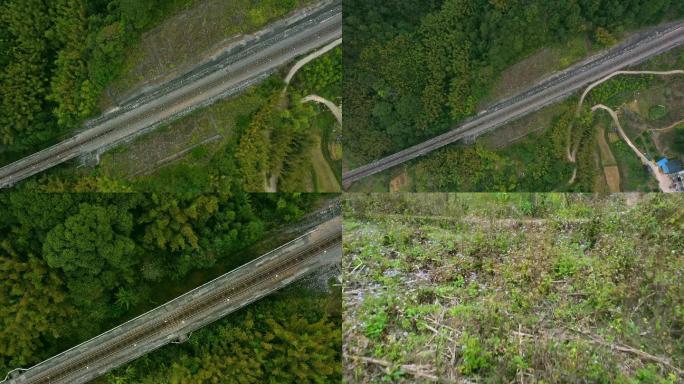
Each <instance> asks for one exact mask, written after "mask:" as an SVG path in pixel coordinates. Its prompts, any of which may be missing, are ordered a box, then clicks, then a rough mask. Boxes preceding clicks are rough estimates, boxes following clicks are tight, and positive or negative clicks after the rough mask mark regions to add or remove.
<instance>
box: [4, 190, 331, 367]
mask: <svg viewBox="0 0 684 384" xmlns="http://www.w3.org/2000/svg"><path fill="white" fill-rule="evenodd" d="M318 198H319V197H318V195H310V194H307V195H302V194H247V193H244V192H242V191H239V190H235V189H232V190H225V191H223V192H221V193H214V194H185V195H168V194H102V193H99V194H72V193H62V194H44V193H29V192H14V193H6V194H0V217H2V219H1V220H0V271H1V272H2V276H3V278H2V280H0V324H1V325H0V376H2V377H4V375H5V373H6V372H7V371H8V370H9V369H11V368H16V367H26V366H30V365H32V364H34V363H36V362H38V361H41V360H42V359H45V358H47V357H49V356H51V355H53V354H56V353H58V352H60V351H62V350H65V349H67V348H69V347H70V346H73V345H75V344H77V343H79V342H81V341H83V340H85V339H87V338H90V337H92V336H94V335H96V334H99V333H100V332H102V331H104V330H106V329H108V328H110V327H111V326H113V325H116V324H119V323H121V322H122V321H124V320H126V319H128V318H131V317H134V316H135V315H137V314H140V313H142V312H144V311H146V310H148V309H150V308H152V307H154V306H156V305H158V304H161V303H163V302H165V301H167V300H169V299H171V298H173V297H175V296H177V294H178V293H179V292H176V291H175V290H176V289H178V288H182V289H184V290H183V291H181V293H182V292H184V291H187V290H189V289H191V288H193V287H194V286H196V285H199V284H201V283H203V282H206V281H208V280H210V279H211V278H213V277H216V276H217V275H219V274H221V273H224V272H227V271H228V270H230V269H233V268H235V267H237V266H239V265H241V264H243V263H245V262H246V261H249V260H251V259H252V258H254V257H255V256H258V254H254V252H248V251H247V250H248V247H250V246H251V245H253V244H255V243H256V242H257V241H259V240H261V239H262V238H264V237H265V236H266V235H267V234H268V235H269V238H272V236H273V235H272V233H273V230H274V229H275V228H276V227H278V226H280V225H284V224H287V223H292V222H294V221H296V220H298V219H299V218H300V217H301V216H302V215H303V214H304V213H306V212H307V211H309V210H310V209H311V208H312V206H313V204H314V203H315V202H316V201H317V199H318ZM276 245H279V244H270V246H271V247H273V246H276ZM210 268H211V269H210ZM191 274H192V275H193V276H194V279H195V280H199V281H195V283H196V284H195V285H192V284H189V283H188V282H189V281H190V280H189V276H190V275H191ZM198 274H199V277H198ZM188 285H189V286H188ZM307 319H309V320H310V319H311V318H307ZM314 323H315V321H314Z"/></svg>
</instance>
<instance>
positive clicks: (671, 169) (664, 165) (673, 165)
mask: <svg viewBox="0 0 684 384" xmlns="http://www.w3.org/2000/svg"><path fill="white" fill-rule="evenodd" d="M657 164H658V166H659V167H660V169H662V170H663V173H676V172H679V171H681V170H682V163H681V162H680V161H679V160H670V159H667V158H665V157H663V158H662V159H660V160H658V163H657Z"/></svg>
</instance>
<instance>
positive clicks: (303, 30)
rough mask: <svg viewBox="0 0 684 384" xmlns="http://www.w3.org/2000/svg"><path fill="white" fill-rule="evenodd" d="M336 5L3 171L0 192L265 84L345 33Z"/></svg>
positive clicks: (167, 86) (0, 177) (329, 4)
mask: <svg viewBox="0 0 684 384" xmlns="http://www.w3.org/2000/svg"><path fill="white" fill-rule="evenodd" d="M338 3H339V2H337V1H332V2H330V3H328V4H327V5H325V6H324V7H322V8H321V10H320V11H318V12H317V13H314V14H313V15H311V16H310V17H307V18H306V19H305V20H303V21H301V22H299V23H295V24H293V25H291V26H288V28H285V29H284V30H282V31H280V33H278V34H275V35H273V36H267V37H265V38H264V39H263V40H260V41H259V42H257V43H255V45H254V46H252V47H249V48H248V49H245V50H243V51H240V52H238V53H237V54H236V55H237V56H230V55H228V56H226V57H222V58H221V60H220V61H218V62H216V63H214V64H213V65H212V66H210V67H209V68H201V69H200V70H198V71H196V73H193V74H191V75H189V76H188V77H186V78H183V79H177V80H172V81H171V82H170V83H171V84H169V85H166V86H164V87H160V90H157V91H152V92H149V93H148V94H146V95H144V96H143V97H141V98H140V99H136V100H134V101H132V102H131V103H129V104H127V105H126V106H124V107H123V108H122V110H121V111H118V112H116V113H113V114H109V115H105V116H103V117H101V118H99V119H96V120H95V121H94V123H92V124H95V125H92V124H91V125H90V128H89V129H87V130H86V131H83V132H81V133H79V134H76V135H74V136H73V137H71V138H69V139H67V140H64V141H62V142H60V143H58V144H55V145H53V146H51V147H49V148H46V149H44V150H42V151H39V152H36V153H34V154H32V155H29V156H27V157H25V158H23V159H20V160H18V161H16V162H14V163H11V164H8V165H6V166H4V167H2V168H0V188H5V187H9V186H11V185H13V184H15V183H17V182H19V181H21V180H23V179H25V178H27V177H30V176H32V175H34V174H36V173H39V172H42V171H44V170H46V169H49V168H51V167H54V166H55V165H58V164H61V163H63V162H66V161H68V160H71V159H73V158H76V157H79V156H81V155H84V154H88V153H92V152H95V151H98V150H100V149H101V148H108V147H111V146H112V145H115V144H117V143H120V142H122V141H124V140H129V139H130V138H131V137H134V136H135V135H137V134H139V133H141V132H144V131H147V130H149V129H151V128H153V127H155V126H158V125H159V124H162V123H165V122H168V121H170V120H172V119H174V118H177V117H179V116H182V115H184V114H187V113H189V112H191V111H192V110H194V109H196V108H198V107H202V106H206V105H209V104H211V103H213V102H214V101H216V100H218V99H220V98H222V97H225V96H227V95H231V94H234V93H236V92H239V91H241V90H242V89H244V88H246V87H248V86H250V85H252V84H254V83H256V82H258V81H260V80H261V79H263V78H265V77H266V76H267V75H269V74H270V73H273V72H274V71H275V70H276V69H277V67H278V66H280V65H283V64H285V63H287V62H288V61H290V60H291V59H293V58H294V57H296V56H297V55H299V54H302V53H304V52H307V51H309V50H311V49H314V48H316V47H320V46H323V45H325V44H327V43H329V42H330V41H332V40H335V39H337V38H339V36H340V35H341V33H342V30H341V28H342V18H341V5H340V4H338Z"/></svg>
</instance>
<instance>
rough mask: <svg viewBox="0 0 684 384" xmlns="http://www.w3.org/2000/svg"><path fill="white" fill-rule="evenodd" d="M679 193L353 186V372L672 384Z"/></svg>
mask: <svg viewBox="0 0 684 384" xmlns="http://www.w3.org/2000/svg"><path fill="white" fill-rule="evenodd" d="M683 203H684V198H683V197H682V196H680V195H663V194H647V195H630V194H627V195H577V194H568V195H565V194H458V195H454V194H449V195H447V194H418V195H410V194H395V195H393V196H390V197H388V196H387V195H373V194H370V195H349V196H347V197H346V198H345V223H344V225H345V237H344V238H345V244H344V250H345V258H344V260H343V270H344V273H345V286H344V291H343V292H344V298H343V305H344V320H343V337H344V359H345V377H346V378H347V380H348V381H349V382H359V383H366V382H381V381H388V382H406V383H409V382H433V381H440V382H454V383H455V382H459V383H460V382H480V383H500V382H520V383H522V382H526V383H553V382H565V383H572V382H578V383H579V382H582V383H609V382H610V383H678V382H681V380H682V379H684V370H683V369H684V367H682V364H681V362H682V361H684V339H683V337H682V332H683V330H684V328H683V327H684V311H683V309H684V285H682V284H681V281H682V274H683V273H684V254H683V253H682V249H684V237H683V236H682V235H683V234H684V207H683Z"/></svg>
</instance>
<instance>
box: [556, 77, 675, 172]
mask: <svg viewBox="0 0 684 384" xmlns="http://www.w3.org/2000/svg"><path fill="white" fill-rule="evenodd" d="M618 75H662V76H668V75H684V70H682V69H673V70H670V71H615V72H613V73H611V74H610V75H608V76H606V77H604V78H602V79H600V80H598V81H596V82H594V83H591V84H589V85H588V86H587V88H586V89H585V90H584V92H582V96H581V97H580V100H579V103H578V104H577V110H576V111H575V116H579V115H580V112H581V110H582V103H584V99H585V98H586V97H587V95H588V94H589V92H591V90H592V89H594V88H596V87H597V86H599V85H601V84H602V83H604V82H606V81H608V80H610V79H612V78H613V77H615V76H618ZM594 108H596V107H594ZM606 108H608V107H606ZM593 110H594V109H592V111H593ZM615 121H617V119H615ZM682 122H684V120H681V121H679V122H677V123H675V124H674V125H672V126H669V127H667V128H661V129H659V130H667V129H671V128H672V127H674V126H676V125H678V124H680V123H682ZM620 130H622V128H620ZM625 137H626V136H625ZM571 148H572V149H571ZM578 150H579V142H578V143H577V144H576V145H575V146H574V147H573V145H572V126H571V127H570V128H569V129H568V146H567V147H566V155H567V158H568V161H569V162H571V163H575V162H576V160H577V151H578ZM637 151H638V150H637ZM639 153H641V152H639ZM576 175H577V167H576V166H575V169H574V171H573V173H572V177H571V178H570V181H569V182H568V185H572V183H574V182H575V176H576ZM658 182H659V183H660V181H658Z"/></svg>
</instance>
